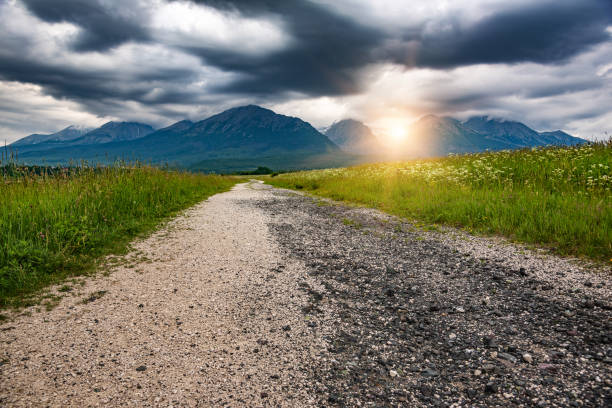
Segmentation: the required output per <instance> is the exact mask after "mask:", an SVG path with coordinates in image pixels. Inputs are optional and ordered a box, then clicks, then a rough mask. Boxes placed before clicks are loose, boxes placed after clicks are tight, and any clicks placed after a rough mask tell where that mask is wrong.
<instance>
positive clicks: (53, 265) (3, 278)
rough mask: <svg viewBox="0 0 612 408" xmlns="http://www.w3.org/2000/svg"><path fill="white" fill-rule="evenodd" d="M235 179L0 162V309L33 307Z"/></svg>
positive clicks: (125, 168) (121, 168)
mask: <svg viewBox="0 0 612 408" xmlns="http://www.w3.org/2000/svg"><path fill="white" fill-rule="evenodd" d="M0 164H1V163H0ZM236 181H237V179H235V178H232V177H223V176H214V175H201V174H191V173H183V172H175V171H166V170H162V169H157V168H153V167H148V166H120V165H118V166H114V167H99V168H92V167H87V166H81V167H76V168H63V169H62V168H49V169H44V168H42V170H41V168H36V171H34V170H32V168H28V167H20V166H16V165H14V164H9V165H7V166H4V167H0V197H1V198H0V309H2V308H7V307H22V306H28V305H32V304H35V303H36V302H35V298H37V292H38V291H40V289H42V288H44V287H46V286H48V285H51V284H55V283H60V282H62V281H63V280H65V279H66V278H68V277H71V276H78V275H84V274H87V273H90V272H93V271H95V270H96V267H97V266H98V264H99V261H101V260H103V259H104V257H105V256H106V255H110V254H115V255H121V254H125V253H127V251H128V249H129V246H128V245H129V242H130V241H131V240H133V239H134V238H135V237H137V236H139V235H141V234H146V233H148V232H150V231H152V230H153V229H155V228H156V227H157V226H158V225H159V223H160V222H162V221H164V220H166V219H168V217H170V216H172V215H175V214H176V213H177V212H179V211H181V210H183V209H185V208H187V207H189V206H191V205H193V204H195V203H197V202H199V201H202V200H203V199H205V198H207V197H209V196H211V195H213V194H216V193H219V192H222V191H227V190H229V189H230V188H231V187H232V186H233V185H234V184H235V183H236ZM111 259H112V260H111V261H110V262H111V263H112V262H116V261H115V260H114V259H113V258H111ZM60 291H62V288H60ZM66 291H67V289H66Z"/></svg>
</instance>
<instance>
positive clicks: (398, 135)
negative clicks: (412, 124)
mask: <svg viewBox="0 0 612 408" xmlns="http://www.w3.org/2000/svg"><path fill="white" fill-rule="evenodd" d="M406 134H407V132H406V128H405V127H404V126H400V125H397V126H394V127H392V128H391V129H390V131H389V136H391V139H392V140H393V141H394V142H396V143H398V142H402V141H404V139H406Z"/></svg>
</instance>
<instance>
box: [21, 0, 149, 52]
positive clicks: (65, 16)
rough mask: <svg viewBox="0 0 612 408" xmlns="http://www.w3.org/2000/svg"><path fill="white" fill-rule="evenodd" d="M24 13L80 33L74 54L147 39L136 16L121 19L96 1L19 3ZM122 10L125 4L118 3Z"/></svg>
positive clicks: (64, 0)
mask: <svg viewBox="0 0 612 408" xmlns="http://www.w3.org/2000/svg"><path fill="white" fill-rule="evenodd" d="M22 1H23V3H24V4H25V5H26V6H27V7H28V9H29V10H30V11H31V12H32V13H33V14H34V15H36V16H37V17H38V18H40V19H41V20H44V21H47V22H54V23H59V22H68V23H73V24H76V25H77V26H79V27H80V28H81V29H82V33H81V34H80V35H79V36H78V38H77V39H76V41H75V42H74V44H73V47H74V49H75V50H77V51H104V50H106V49H108V48H111V47H115V46H118V45H120V44H123V43H125V42H127V41H145V40H148V39H149V35H148V33H147V30H146V29H145V28H144V27H143V26H142V24H141V22H140V21H138V19H137V16H127V15H122V14H119V13H118V12H117V10H113V9H111V8H109V7H108V6H105V5H104V4H102V3H101V2H100V1H99V0H52V1H51V0H22ZM118 6H119V7H120V9H121V7H122V6H123V10H124V11H125V9H126V7H125V6H126V4H121V3H119V4H118Z"/></svg>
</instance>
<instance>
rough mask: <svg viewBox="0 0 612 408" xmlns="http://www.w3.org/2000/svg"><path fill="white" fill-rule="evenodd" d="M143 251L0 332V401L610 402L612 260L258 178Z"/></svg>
mask: <svg viewBox="0 0 612 408" xmlns="http://www.w3.org/2000/svg"><path fill="white" fill-rule="evenodd" d="M135 247H136V250H137V251H136V252H135V253H134V259H135V260H133V261H130V262H128V263H127V264H124V265H123V266H119V267H116V268H115V269H114V270H112V271H111V273H110V274H109V275H108V276H106V277H104V276H101V277H99V278H97V279H90V280H88V281H86V284H85V286H84V287H82V288H81V287H75V289H74V290H73V292H72V295H69V296H67V297H66V298H64V299H63V300H62V301H61V302H60V304H59V306H58V307H56V308H55V309H54V310H52V311H51V312H44V311H43V312H36V311H33V310H32V311H30V312H31V315H24V316H19V317H17V318H16V319H14V320H12V321H10V322H5V323H4V324H2V325H1V326H0V361H1V362H0V406H45V405H48V406H79V407H80V406H165V407H167V406H202V407H208V406H215V407H216V406H219V407H221V406H223V407H228V406H231V407H243V406H286V407H299V406H407V407H413V406H452V405H454V406H543V407H548V406H559V407H565V406H606V405H609V404H610V403H612V370H611V367H612V346H611V343H612V321H611V317H612V313H611V309H612V307H611V303H610V301H611V297H610V292H611V290H610V289H612V288H611V284H610V282H609V276H610V275H609V272H610V271H604V272H603V274H601V273H599V274H597V273H594V272H593V271H590V270H588V268H583V267H579V266H577V265H576V264H574V263H571V262H569V261H567V260H561V259H558V258H554V257H550V256H543V255H541V254H537V253H533V252H530V251H525V250H523V249H521V248H517V247H515V246H512V245H507V244H505V243H503V242H499V241H495V240H490V239H481V238H473V237H469V236H467V235H464V234H460V233H457V232H452V231H451V232H445V233H439V232H426V231H422V230H419V229H417V228H414V227H413V226H412V225H410V224H408V223H405V222H401V221H398V220H396V219H394V218H392V217H387V216H385V215H382V214H380V213H377V212H375V211H372V210H364V209H357V208H348V207H344V206H339V205H336V204H331V203H329V202H326V201H319V200H313V199H310V198H307V197H303V196H300V195H297V194H294V193H290V192H286V191H282V190H277V189H272V188H270V187H268V186H264V185H261V184H259V183H249V184H242V185H239V186H237V187H236V188H234V189H233V190H232V191H231V192H227V193H223V194H219V195H216V196H214V197H212V198H210V199H209V200H208V201H206V202H204V203H202V204H199V205H197V206H195V207H193V208H192V209H190V210H189V211H187V212H186V214H185V215H184V216H182V217H179V218H177V219H176V220H175V221H173V222H171V223H170V224H169V225H168V226H167V227H165V228H164V229H163V230H161V231H159V232H158V233H156V234H154V235H153V236H151V237H150V238H148V239H146V240H144V241H142V242H139V243H137V244H136V245H135ZM606 273H608V274H606ZM84 299H85V302H83V300H84Z"/></svg>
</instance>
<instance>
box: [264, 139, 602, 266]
mask: <svg viewBox="0 0 612 408" xmlns="http://www.w3.org/2000/svg"><path fill="white" fill-rule="evenodd" d="M267 180H268V182H269V183H271V184H274V185H276V186H281V187H287V188H293V189H305V190H308V191H311V192H313V193H315V194H317V195H321V196H325V197H329V198H332V199H336V200H345V201H349V202H353V203H357V204H362V205H366V206H370V207H375V208H379V209H381V210H383V211H386V212H389V213H392V214H395V215H399V216H402V217H408V218H413V219H415V218H416V219H420V220H424V221H427V222H433V223H440V224H447V225H452V226H458V227H463V228H465V229H468V230H470V231H474V232H480V233H485V234H501V235H505V236H507V237H510V238H511V239H514V240H517V241H522V242H527V243H533V244H540V245H545V246H548V247H550V248H552V249H554V250H555V251H557V252H558V253H561V254H566V255H578V256H585V257H589V258H592V259H599V260H605V261H610V260H611V259H610V258H611V257H612V193H611V189H612V143H609V142H608V143H599V144H589V145H583V146H576V147H550V148H538V149H525V150H520V151H503V152H496V153H481V154H469V155H461V156H451V157H447V158H441V159H432V160H415V161H407V162H398V163H382V164H372V165H363V166H357V167H350V168H344V169H329V170H320V171H310V172H299V173H289V174H282V175H279V176H277V177H274V178H269V179H267Z"/></svg>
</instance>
